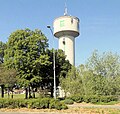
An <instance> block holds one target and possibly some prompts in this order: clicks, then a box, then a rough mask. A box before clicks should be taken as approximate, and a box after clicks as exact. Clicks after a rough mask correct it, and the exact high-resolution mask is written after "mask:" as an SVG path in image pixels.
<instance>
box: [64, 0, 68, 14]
mask: <svg viewBox="0 0 120 114" xmlns="http://www.w3.org/2000/svg"><path fill="white" fill-rule="evenodd" d="M64 15H65V16H66V15H68V11H67V0H66V1H65V10H64Z"/></svg>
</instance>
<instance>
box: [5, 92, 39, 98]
mask: <svg viewBox="0 0 120 114" xmlns="http://www.w3.org/2000/svg"><path fill="white" fill-rule="evenodd" d="M35 97H36V98H37V97H39V94H38V93H36V94H35ZM4 98H8V94H4ZM10 98H11V94H10ZM13 98H20V99H22V98H23V99H24V98H25V94H13Z"/></svg>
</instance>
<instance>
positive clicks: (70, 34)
mask: <svg viewBox="0 0 120 114" xmlns="http://www.w3.org/2000/svg"><path fill="white" fill-rule="evenodd" d="M53 28H54V36H55V37H57V38H58V39H59V49H62V50H63V51H64V52H65V55H66V56H67V57H66V59H67V60H69V62H70V63H71V64H72V65H75V37H77V36H79V34H80V33H79V19H78V18H77V17H74V16H69V15H64V16H61V17H58V18H56V19H55V20H54V22H53Z"/></svg>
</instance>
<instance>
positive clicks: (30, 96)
mask: <svg viewBox="0 0 120 114" xmlns="http://www.w3.org/2000/svg"><path fill="white" fill-rule="evenodd" d="M30 98H32V95H31V89H30V86H29V99H30Z"/></svg>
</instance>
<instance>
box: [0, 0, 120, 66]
mask: <svg viewBox="0 0 120 114" xmlns="http://www.w3.org/2000/svg"><path fill="white" fill-rule="evenodd" d="M65 1H66V0H0V41H3V42H6V41H7V40H8V37H9V35H10V34H11V33H12V32H13V31H15V30H17V29H25V28H30V29H31V30H34V29H36V28H37V29H40V30H42V32H43V33H44V34H45V35H46V37H47V38H48V39H49V46H50V48H52V47H54V48H56V49H57V48H58V39H57V38H56V39H54V42H55V45H54V46H53V38H52V35H51V33H50V31H49V30H48V29H47V27H46V26H47V25H52V23H53V21H54V19H55V18H56V17H59V16H62V15H63V13H64V3H65ZM67 7H68V14H69V15H72V16H77V17H78V18H79V19H80V34H81V35H80V36H79V37H77V38H76V40H75V41H76V43H75V44H76V46H75V48H76V49H75V52H76V54H75V59H76V66H78V65H80V64H82V63H85V62H86V60H87V58H88V57H90V55H91V53H92V52H93V51H94V50H95V49H97V50H98V51H99V52H107V51H112V52H113V53H116V52H117V53H118V54H120V0H67Z"/></svg>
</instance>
